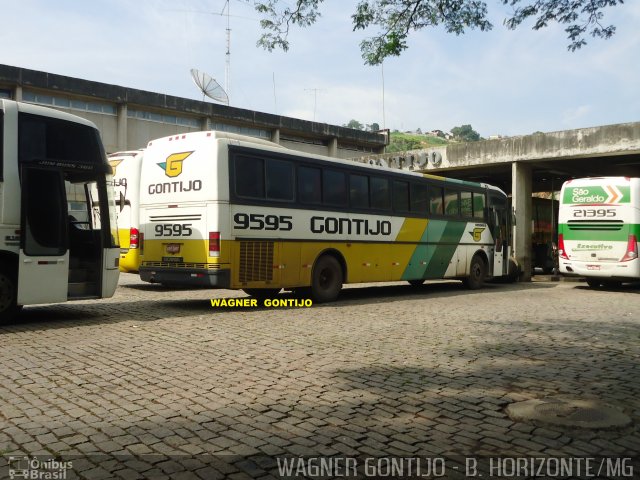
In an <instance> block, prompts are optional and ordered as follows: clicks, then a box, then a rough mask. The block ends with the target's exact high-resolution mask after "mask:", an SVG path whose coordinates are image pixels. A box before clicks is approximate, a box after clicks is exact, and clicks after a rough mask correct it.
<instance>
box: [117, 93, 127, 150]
mask: <svg viewBox="0 0 640 480" xmlns="http://www.w3.org/2000/svg"><path fill="white" fill-rule="evenodd" d="M117 135H118V150H119V151H122V150H128V149H129V145H128V142H127V104H126V103H121V104H119V105H118V134H117Z"/></svg>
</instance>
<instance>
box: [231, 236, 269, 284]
mask: <svg viewBox="0 0 640 480" xmlns="http://www.w3.org/2000/svg"><path fill="white" fill-rule="evenodd" d="M239 274H240V282H241V283H245V282H264V281H269V280H273V242H240V271H239Z"/></svg>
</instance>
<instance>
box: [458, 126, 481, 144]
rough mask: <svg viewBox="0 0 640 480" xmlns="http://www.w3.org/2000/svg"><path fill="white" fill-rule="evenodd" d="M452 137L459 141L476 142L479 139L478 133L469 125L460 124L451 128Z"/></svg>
mask: <svg viewBox="0 0 640 480" xmlns="http://www.w3.org/2000/svg"><path fill="white" fill-rule="evenodd" d="M451 134H452V135H453V138H455V139H456V140H458V141H461V142H477V141H478V140H481V139H482V138H481V137H480V134H479V133H478V132H476V131H475V130H474V129H473V128H471V125H461V126H459V127H453V128H452V129H451Z"/></svg>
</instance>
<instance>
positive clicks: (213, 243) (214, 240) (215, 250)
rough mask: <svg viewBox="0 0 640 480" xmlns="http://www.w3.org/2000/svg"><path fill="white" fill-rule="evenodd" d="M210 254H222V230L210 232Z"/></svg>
mask: <svg viewBox="0 0 640 480" xmlns="http://www.w3.org/2000/svg"><path fill="white" fill-rule="evenodd" d="M209 256H210V257H219V256H220V232H209Z"/></svg>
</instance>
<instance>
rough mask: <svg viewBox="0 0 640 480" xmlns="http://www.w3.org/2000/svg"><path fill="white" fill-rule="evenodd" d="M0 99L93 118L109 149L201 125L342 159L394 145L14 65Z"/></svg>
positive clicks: (376, 136)
mask: <svg viewBox="0 0 640 480" xmlns="http://www.w3.org/2000/svg"><path fill="white" fill-rule="evenodd" d="M0 98H11V99H13V100H18V101H24V102H30V103H34V104H38V105H46V106H50V107H54V108H57V109H60V110H63V111H66V112H69V113H73V114H75V115H78V116H80V117H84V118H86V119H88V120H91V121H92V122H93V123H95V124H96V125H97V126H98V129H99V130H100V134H101V136H102V141H103V143H104V145H105V149H106V150H107V153H113V152H116V151H123V150H134V149H137V148H143V147H146V145H147V143H148V142H149V141H150V140H153V139H154V138H160V137H165V136H168V135H173V134H178V133H186V132H195V131H199V130H221V131H225V132H234V133H240V134H243V135H251V136H254V137H258V138H264V139H267V140H271V141H274V142H276V143H279V144H280V145H282V146H285V147H287V148H291V149H293V150H299V151H303V152H308V153H315V154H319V155H328V156H331V157H337V158H352V157H358V156H361V155H367V154H376V153H383V152H384V148H385V145H386V144H387V143H388V140H387V138H388V137H387V136H386V135H384V134H381V133H372V132H364V131H361V130H354V129H350V128H345V127H339V126H336V125H328V124H326V123H318V122H310V121H307V120H300V119H296V118H291V117H283V116H280V115H272V114H268V113H261V112H256V111H253V110H246V109H243V108H235V107H229V106H226V105H220V104H214V103H210V102H204V101H199V100H192V99H189V98H181V97H174V96H171V95H165V94H162V93H154V92H147V91H144V90H137V89H134V88H127V87H121V86H118V85H110V84H107V83H101V82H94V81H89V80H82V79H79V78H73V77H65V76H63V75H56V74H52V73H47V72H40V71H36V70H29V69H26V68H20V67H13V66H9V65H0Z"/></svg>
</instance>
